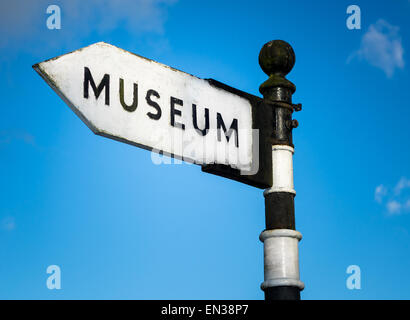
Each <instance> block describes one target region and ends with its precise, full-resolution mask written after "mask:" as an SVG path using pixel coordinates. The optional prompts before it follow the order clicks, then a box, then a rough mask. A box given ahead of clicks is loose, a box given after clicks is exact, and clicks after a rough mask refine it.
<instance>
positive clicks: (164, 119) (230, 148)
mask: <svg viewBox="0 0 410 320" xmlns="http://www.w3.org/2000/svg"><path fill="white" fill-rule="evenodd" d="M85 67H87V68H89V70H90V71H91V74H92V77H93V79H94V81H95V84H96V86H98V85H99V83H100V81H101V80H102V79H103V77H104V75H105V74H109V76H110V104H109V106H107V105H106V104H105V103H104V95H105V92H104V91H103V92H102V93H101V94H100V96H99V97H98V98H96V96H95V95H94V91H93V89H92V87H91V86H90V87H89V97H88V98H84V89H83V82H84V68H85ZM34 68H35V69H36V71H37V72H38V73H39V74H40V75H41V76H42V77H43V78H44V79H45V80H46V81H47V83H48V84H49V85H50V86H51V87H52V88H53V89H54V90H55V91H56V92H57V93H58V94H59V95H60V96H61V97H62V99H63V100H64V101H65V102H66V103H67V104H68V105H69V106H70V107H71V109H72V110H73V111H74V112H75V113H76V114H77V115H78V116H79V117H80V118H81V119H82V120H83V121H84V122H85V123H86V124H87V126H88V127H89V128H90V129H91V130H92V131H93V132H94V133H96V134H99V135H103V136H106V137H109V138H113V139H117V140H120V141H123V142H127V143H130V144H133V145H136V146H139V147H142V148H145V149H148V150H153V151H157V152H160V151H163V152H164V154H167V155H173V156H175V157H177V158H180V159H183V160H189V161H193V162H195V163H198V164H204V163H207V164H209V163H219V164H228V165H230V166H232V167H235V168H240V169H243V170H246V169H248V168H250V167H251V163H252V134H251V129H252V115H251V105H250V103H249V102H248V100H246V99H244V98H242V97H239V96H237V95H234V94H232V93H229V92H227V91H224V90H221V89H218V88H215V87H213V86H211V85H210V84H209V83H208V82H207V81H206V80H203V79H199V78H196V77H194V76H192V75H189V74H187V73H184V72H181V71H178V70H175V69H172V68H170V67H167V66H165V65H163V64H160V63H157V62H155V61H152V60H149V59H146V58H143V57H140V56H138V55H135V54H132V53H130V52H127V51H124V50H122V49H120V48H117V47H115V46H112V45H110V44H107V43H103V42H99V43H96V44H93V45H91V46H88V47H86V48H83V49H80V50H77V51H74V52H72V53H69V54H65V55H63V56H60V57H57V58H54V59H51V60H48V61H44V62H42V63H39V64H37V65H35V66H34ZM120 78H121V79H123V80H124V98H125V103H127V104H128V105H130V104H131V103H132V101H133V84H134V83H136V84H138V107H137V109H136V110H135V111H133V112H129V111H126V110H125V109H124V108H123V107H122V105H121V103H120V98H119V88H120V87H119V81H120V80H119V79H120ZM149 89H153V90H155V91H157V92H158V93H159V95H160V97H159V98H156V97H152V100H154V101H155V102H157V103H158V104H159V106H160V107H161V111H162V115H161V118H160V119H159V120H153V119H150V118H149V117H148V116H147V113H148V112H155V110H154V109H153V107H152V106H150V105H148V103H147V101H146V93H147V91H148V90H149ZM104 90H106V89H104ZM171 96H172V97H175V98H178V99H181V100H182V101H183V106H177V108H178V109H179V110H180V111H181V112H182V115H181V116H176V118H175V120H176V122H178V123H183V124H184V125H185V130H182V129H181V128H178V127H173V126H171V125H170V120H171V116H170V97H171ZM192 104H196V106H197V119H198V127H199V128H200V129H201V128H204V125H205V119H204V110H205V108H208V109H209V122H210V131H209V132H208V134H207V135H206V136H201V135H199V134H198V132H197V131H196V130H194V128H193V121H192V116H193V112H192ZM217 113H220V114H221V115H222V117H223V120H224V123H225V125H226V129H227V130H229V127H230V126H231V123H232V121H233V119H237V120H238V129H239V130H238V141H239V146H238V147H237V146H236V145H235V133H233V134H232V136H231V138H230V140H229V142H227V140H226V137H225V136H224V134H223V131H222V141H218V139H217V130H216V126H217V124H216V123H217V120H216V119H217V118H216V117H217Z"/></svg>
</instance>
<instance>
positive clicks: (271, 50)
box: [259, 40, 304, 300]
mask: <svg viewBox="0 0 410 320" xmlns="http://www.w3.org/2000/svg"><path fill="white" fill-rule="evenodd" d="M294 64H295V53H294V51H293V49H292V47H291V46H290V45H289V44H288V43H287V42H285V41H282V40H274V41H270V42H268V43H266V44H265V45H264V46H263V48H262V49H261V51H260V54H259V65H260V66H261V68H262V70H263V71H264V72H265V73H266V74H267V75H268V76H269V79H268V80H267V81H265V82H264V83H263V84H262V85H261V86H260V88H259V91H260V92H261V93H262V95H263V98H264V99H263V103H262V105H261V106H260V112H261V113H263V115H262V116H261V117H263V120H262V122H263V127H264V128H265V130H268V136H267V139H268V141H269V143H270V144H271V145H272V182H273V183H272V187H271V188H270V189H266V190H265V191H264V193H263V194H264V196H265V219H266V229H265V230H264V231H263V232H262V233H261V235H260V237H259V238H260V240H261V241H262V242H263V243H264V280H265V281H264V282H263V283H262V285H261V288H262V290H264V292H265V300H299V299H300V291H301V290H303V288H304V284H303V282H301V281H300V279H299V253H298V242H299V241H300V239H301V238H302V235H301V234H300V233H299V232H298V231H296V229H295V207H294V198H295V195H296V192H295V189H294V187H293V160H292V157H293V153H294V146H293V142H292V129H293V128H296V127H297V126H298V122H297V121H296V120H293V119H292V113H293V111H300V110H301V105H300V104H298V105H294V104H292V94H293V93H294V92H295V90H296V87H295V85H294V84H293V83H292V82H290V81H289V80H287V79H286V78H285V76H286V75H287V74H288V73H289V72H290V71H291V70H292V68H293V66H294Z"/></svg>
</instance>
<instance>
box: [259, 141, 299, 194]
mask: <svg viewBox="0 0 410 320" xmlns="http://www.w3.org/2000/svg"><path fill="white" fill-rule="evenodd" d="M293 153H294V149H293V148H292V147H289V146H285V145H274V146H272V174H273V177H272V182H273V184H272V187H271V188H269V189H266V190H265V191H264V194H265V195H266V194H268V193H271V192H290V193H293V194H296V191H295V189H294V185H293V159H292V158H293Z"/></svg>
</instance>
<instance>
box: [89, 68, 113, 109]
mask: <svg viewBox="0 0 410 320" xmlns="http://www.w3.org/2000/svg"><path fill="white" fill-rule="evenodd" d="M90 83H91V88H93V91H94V95H95V98H96V99H98V97H99V96H100V94H101V92H102V91H103V89H104V88H105V104H106V105H107V106H109V105H110V75H109V74H105V75H104V77H103V78H102V80H101V82H100V84H99V85H98V88H97V86H96V85H95V82H94V79H93V76H92V75H91V71H90V69H88V68H87V67H84V98H86V99H88V96H89V95H88V88H89V84H90Z"/></svg>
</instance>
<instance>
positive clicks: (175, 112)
mask: <svg viewBox="0 0 410 320" xmlns="http://www.w3.org/2000/svg"><path fill="white" fill-rule="evenodd" d="M176 104H177V105H180V106H182V105H183V104H184V103H183V101H182V100H180V99H178V98H174V97H171V126H173V127H177V128H181V129H182V130H185V125H184V124H183V123H179V122H175V116H181V110H178V109H175V105H176Z"/></svg>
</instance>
